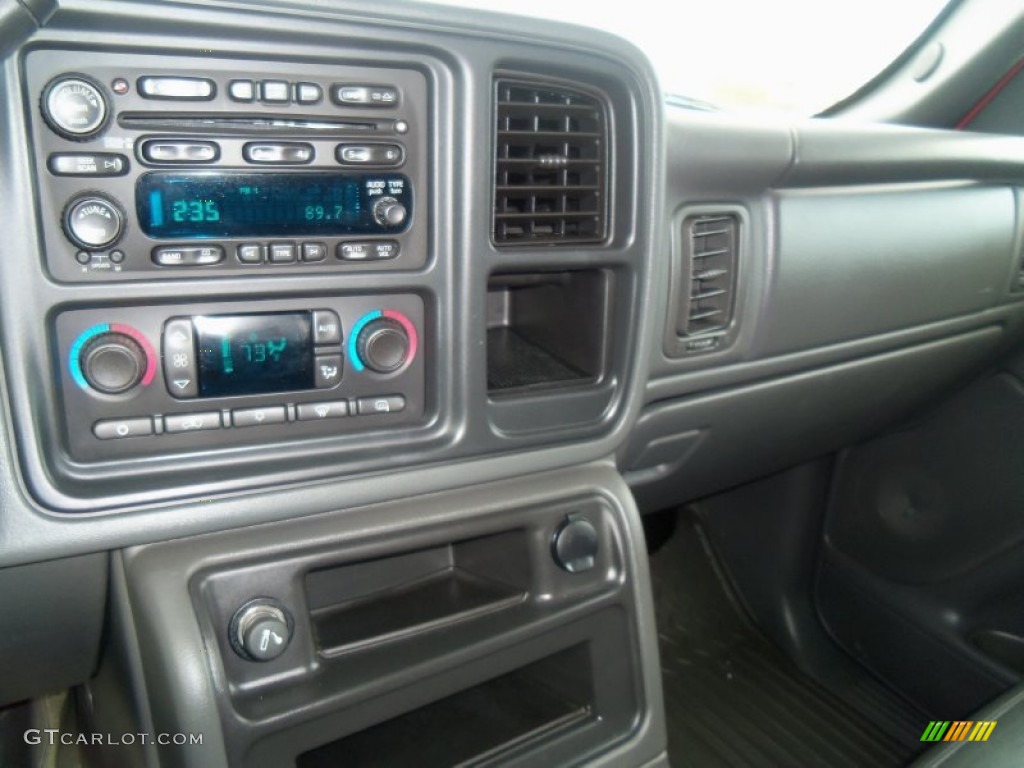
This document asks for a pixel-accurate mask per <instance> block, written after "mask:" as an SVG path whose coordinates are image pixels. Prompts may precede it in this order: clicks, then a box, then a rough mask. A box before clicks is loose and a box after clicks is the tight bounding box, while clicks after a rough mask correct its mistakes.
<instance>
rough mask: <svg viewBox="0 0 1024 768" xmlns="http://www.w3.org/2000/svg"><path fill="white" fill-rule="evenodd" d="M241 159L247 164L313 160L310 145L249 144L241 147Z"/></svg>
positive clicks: (253, 142)
mask: <svg viewBox="0 0 1024 768" xmlns="http://www.w3.org/2000/svg"><path fill="white" fill-rule="evenodd" d="M242 157H244V158H245V160H246V162H249V163H309V162H312V160H313V146H312V145H311V144H301V143H298V142H295V143H281V142H274V143H272V144H268V143H265V142H255V141H252V142H249V143H248V144H246V145H245V146H244V147H242Z"/></svg>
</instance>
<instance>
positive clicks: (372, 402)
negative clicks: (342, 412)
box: [357, 395, 405, 416]
mask: <svg viewBox="0 0 1024 768" xmlns="http://www.w3.org/2000/svg"><path fill="white" fill-rule="evenodd" d="M357 404H358V406H359V415H360V416H373V415H375V414H381V413H398V412H399V411H404V410H405V398H404V397H402V396H401V395H383V396H381V397H360V398H359V400H358V401H357Z"/></svg>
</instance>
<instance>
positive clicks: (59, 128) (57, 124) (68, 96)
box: [41, 75, 109, 141]
mask: <svg viewBox="0 0 1024 768" xmlns="http://www.w3.org/2000/svg"><path fill="white" fill-rule="evenodd" d="M41 108H42V111H43V117H44V118H45V119H46V123H47V124H48V125H49V126H50V128H52V129H53V131H54V132H55V133H58V134H60V135H61V136H63V137H64V138H66V139H71V140H73V141H83V140H84V139H88V138H91V137H92V136H95V135H96V134H97V133H99V132H100V131H101V130H102V129H103V126H104V125H106V122H107V115H108V113H109V110H108V109H107V97H106V96H105V95H104V93H103V89H102V88H100V87H99V86H98V85H96V83H94V82H92V81H91V80H89V79H87V78H84V77H82V76H80V75H61V76H60V77H58V78H56V79H54V80H52V81H51V82H50V84H49V85H47V86H46V90H45V91H43V100H42V102H41Z"/></svg>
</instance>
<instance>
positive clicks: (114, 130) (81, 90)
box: [26, 50, 429, 281]
mask: <svg viewBox="0 0 1024 768" xmlns="http://www.w3.org/2000/svg"><path fill="white" fill-rule="evenodd" d="M178 62H180V65H178ZM203 65H204V67H203V70H202V71H201V72H199V71H194V69H191V68H190V67H193V68H194V66H195V60H194V59H191V60H189V59H178V58H177V57H174V56H166V57H165V56H155V55H150V56H125V55H111V54H106V53H103V54H97V53H92V52H88V51H84V52H81V53H76V56H75V69H74V70H73V71H72V70H68V66H67V57H66V56H62V55H60V54H59V53H58V52H55V51H48V50H37V51H32V52H30V53H29V54H28V56H27V57H26V76H27V79H28V85H29V90H30V92H32V93H34V94H36V96H37V97H38V101H37V106H36V109H35V110H33V111H32V113H31V129H32V132H33V137H34V143H35V148H36V169H37V174H38V177H39V180H40V185H39V186H40V191H41V202H42V205H41V207H40V208H41V216H42V221H41V225H42V232H43V237H44V241H45V246H46V248H45V250H46V260H47V264H48V267H49V269H50V272H51V273H52V274H53V275H54V276H55V277H56V278H57V279H59V280H65V281H80V280H120V279H130V278H151V277H196V276H202V275H213V274H220V275H227V274H265V273H267V272H268V271H273V272H309V271H323V270H330V271H332V272H338V271H366V270H400V269H405V270H410V269H418V268H420V267H422V266H423V265H424V264H425V263H426V261H427V252H426V248H427V229H428V227H427V221H426V217H425V216H424V213H425V212H426V211H428V210H429V201H428V200H427V198H426V194H427V190H428V189H429V184H428V160H427V142H426V136H427V120H428V108H427V86H426V78H425V77H424V75H423V74H422V73H421V72H419V71H417V70H415V69H405V68H397V67H396V68H388V67H372V68H370V67H355V66H345V65H339V66H331V67H324V66H319V67H318V66H315V65H310V66H309V67H305V66H304V67H303V68H302V72H301V74H300V73H299V72H296V73H294V74H291V75H290V74H288V73H282V72H281V71H279V70H272V69H270V68H269V67H268V65H267V64H266V63H261V62H255V61H254V62H246V61H240V60H228V59H223V60H222V59H216V58H204V59H203Z"/></svg>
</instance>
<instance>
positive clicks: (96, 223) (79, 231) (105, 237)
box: [64, 195, 124, 251]
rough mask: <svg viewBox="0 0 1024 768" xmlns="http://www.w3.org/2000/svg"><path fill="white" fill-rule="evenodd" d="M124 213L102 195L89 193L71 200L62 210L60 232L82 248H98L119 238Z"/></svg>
mask: <svg viewBox="0 0 1024 768" xmlns="http://www.w3.org/2000/svg"><path fill="white" fill-rule="evenodd" d="M123 232H124V216H123V214H122V213H121V209H120V208H118V207H117V205H116V204H115V203H114V202H113V201H111V200H108V199H107V198H105V197H99V196H98V195H89V196H87V197H79V198H76V199H75V200H72V201H71V203H69V204H68V207H67V208H66V209H65V210H64V234H66V235H67V236H68V240H70V241H71V242H72V243H74V244H75V245H77V246H78V247H79V248H83V249H85V250H92V251H96V250H100V249H101V248H106V247H107V246H108V245H113V244H114V243H116V242H117V241H118V240H120V239H121V234H122V233H123Z"/></svg>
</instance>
